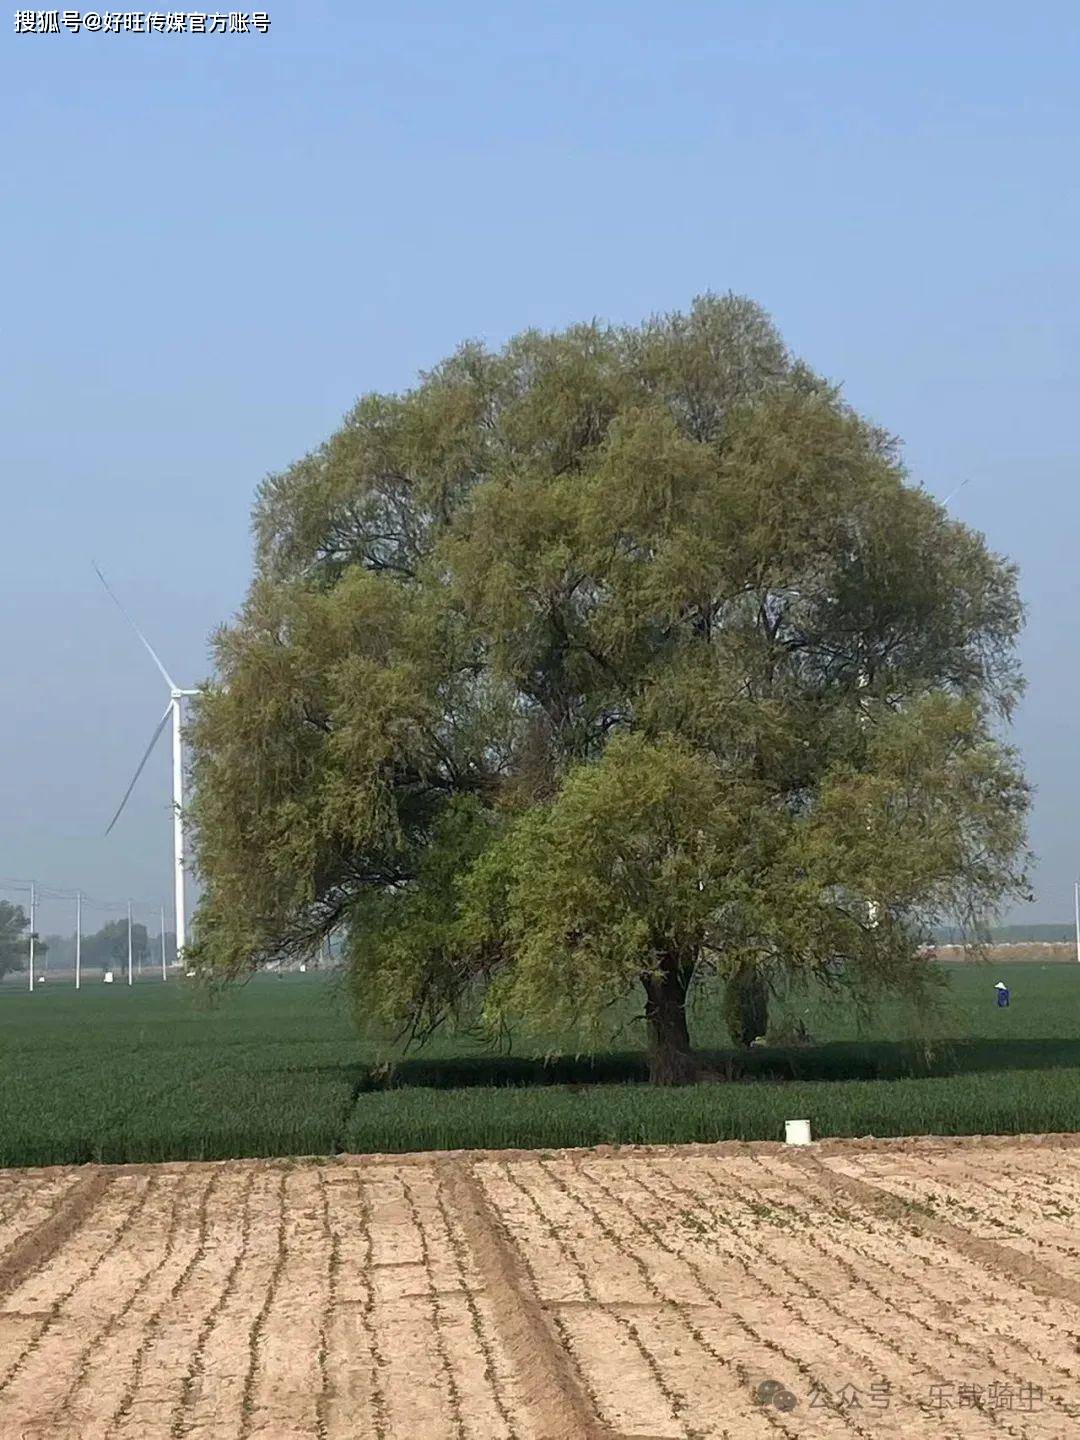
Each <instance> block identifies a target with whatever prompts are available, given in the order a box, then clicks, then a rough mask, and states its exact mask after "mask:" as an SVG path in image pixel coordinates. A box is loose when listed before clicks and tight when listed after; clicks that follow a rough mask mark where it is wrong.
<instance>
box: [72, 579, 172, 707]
mask: <svg viewBox="0 0 1080 1440" xmlns="http://www.w3.org/2000/svg"><path fill="white" fill-rule="evenodd" d="M90 563H91V565H93V567H94V571H95V573H96V574H97V577H98V579H99V580H100V581H101V583H102V585H104V586H105V589H106V591H107V592H108V594H109V597H110V599H111V600H112V602H113V604H114V605H115V606H116V608H117V609H118V610H119V611H120V614H121V615H123V617H124V619H125V620H126V621H127V622H128V624H129V625H130V626H131V628H132V629H133V630H134V631H135V634H136V635H137V636H138V637H139V639H140V640H141V641H142V643H143V644H144V645H145V646H146V649H147V652H148V654H149V656H150V659H151V660H153V662H154V664H155V665H156V666H157V668H158V669H159V670H160V671H161V673H162V675H163V676H164V677H165V684H166V685H168V687H169V689H170V690H176V689H177V688H178V687H177V684H176V681H175V680H174V679H173V678H172V676H171V675H170V674H169V672H168V671H167V670H166V669H165V666H164V665H163V664H162V663H161V660H160V659H159V657H158V653H157V651H156V650H155V649H154V647H153V646H152V645H151V644H150V641H149V640H147V638H146V636H145V635H144V634H143V633H142V631H141V630H140V629H139V627H138V625H136V624H135V621H134V620H133V619H132V618H131V616H130V615H129V614H128V612H127V611H126V610H125V609H124V607H123V605H121V604H120V601H119V600H118V599H117V598H116V596H115V595H114V594H113V590H112V586H111V585H110V584H109V582H108V581H107V580H106V579H105V576H104V575H103V574H102V573H101V571H100V570H99V569H98V567H97V561H96V560H91V562H90Z"/></svg>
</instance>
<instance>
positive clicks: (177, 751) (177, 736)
mask: <svg viewBox="0 0 1080 1440" xmlns="http://www.w3.org/2000/svg"><path fill="white" fill-rule="evenodd" d="M94 570H95V571H96V572H97V577H98V579H99V580H100V581H101V583H102V585H104V587H105V590H106V592H107V593H108V595H109V597H110V599H111V600H112V602H113V604H114V605H115V606H116V608H117V609H118V610H119V611H120V614H121V615H123V617H124V619H125V620H126V621H127V622H128V624H129V625H130V626H131V628H132V629H133V630H134V631H135V634H136V635H137V636H138V637H139V639H140V640H141V641H142V643H143V646H144V647H145V649H146V651H147V653H148V654H149V656H150V659H151V660H153V662H154V664H155V665H156V666H157V668H158V670H160V672H161V675H162V678H163V679H164V681H165V684H166V685H167V686H168V687H169V704H168V706H167V707H166V710H165V714H164V715H162V717H161V719H160V720H159V721H158V723H157V726H156V728H155V730H154V733H153V735H152V736H151V737H150V744H149V745H147V747H146V749H145V751H144V752H143V757H142V759H141V760H140V761H139V764H138V767H137V769H136V771H135V774H134V775H133V776H132V777H131V784H130V785H129V786H128V787H127V789H126V790H125V791H124V798H123V799H122V800H121V801H120V804H119V805H118V806H117V807H116V814H115V815H114V816H113V817H112V819H111V820H110V821H109V824H108V826H107V828H106V830H105V834H106V835H108V834H109V831H111V830H112V828H113V826H114V825H115V824H116V822H117V820H119V819H120V815H121V812H122V811H123V808H124V806H125V805H126V804H127V802H128V796H129V795H130V794H131V792H132V790H134V789H135V782H136V781H137V780H138V778H139V776H140V775H141V774H142V772H143V768H144V766H145V765H146V762H147V761H148V760H149V759H150V754H151V751H152V750H153V748H154V746H155V745H156V744H157V742H158V736H159V735H160V734H161V732H162V731H163V730H164V729H165V726H166V725H167V724H168V723H169V721H170V720H171V721H172V812H173V895H174V897H175V905H176V958H177V960H178V961H182V960H183V956H184V949H185V947H186V945H187V904H186V900H185V895H184V730H183V725H184V714H183V706H184V701H185V699H187V697H188V696H190V695H197V694H198V693H199V692H198V691H197V690H184V689H181V687H180V686H179V685H177V683H176V681H175V680H174V679H173V678H172V676H171V675H170V674H169V672H168V671H167V670H166V669H165V666H164V665H163V664H162V663H161V660H160V659H159V657H158V655H157V652H156V651H155V650H154V647H153V646H152V645H151V644H150V641H149V640H147V638H146V636H145V635H144V634H143V633H142V631H141V630H140V629H139V627H138V625H136V624H135V621H134V620H133V619H132V618H131V616H130V615H129V614H128V612H127V611H126V610H125V609H124V607H123V605H121V604H120V601H119V600H118V599H117V598H116V596H115V595H114V594H113V591H112V588H111V586H110V585H109V582H108V581H107V580H106V579H105V576H104V575H103V574H102V573H101V571H100V570H98V567H97V565H96V564H95V565H94Z"/></svg>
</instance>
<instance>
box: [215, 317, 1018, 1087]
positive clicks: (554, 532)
mask: <svg viewBox="0 0 1080 1440" xmlns="http://www.w3.org/2000/svg"><path fill="white" fill-rule="evenodd" d="M255 535H256V574H255V578H254V580H253V583H252V586H251V590H250V593H249V596H248V598H247V602H246V604H245V606H244V607H243V610H242V612H241V614H240V616H239V618H238V619H237V621H236V622H235V623H234V624H233V625H231V626H229V627H226V628H225V629H223V630H222V631H221V632H220V633H219V634H218V636H217V640H216V660H217V674H216V677H215V679H214V681H213V682H212V683H211V684H210V685H208V686H207V687H206V689H205V692H204V693H203V695H202V696H201V698H200V699H199V701H198V702H197V705H196V707H195V716H194V721H193V725H192V739H193V747H194V779H195V800H194V814H195V822H196V843H197V854H198V863H199V867H200V869H201V872H202V876H203V879H204V884H205V897H204V901H203V904H202V907H201V910H200V912H199V915H198V920H197V933H198V950H199V953H200V956H201V958H202V959H203V960H204V961H205V963H206V964H207V965H208V966H211V967H212V968H213V969H214V970H215V971H216V973H218V974H221V975H226V976H229V975H238V974H242V973H244V972H246V971H247V970H249V969H250V968H251V967H253V966H258V965H260V964H262V963H265V962H266V961H268V960H271V959H274V958H277V957H280V956H283V955H289V954H293V955H299V954H304V953H308V952H310V951H311V950H312V949H314V947H316V946H317V945H318V944H319V942H320V940H321V938H322V937H323V936H324V935H325V934H326V933H327V932H328V931H329V930H330V929H332V928H342V927H343V928H344V929H345V930H346V931H347V933H348V937H349V940H348V947H347V949H348V956H349V967H350V975H351V982H352V985H353V987H354V992H355V995H356V997H357V1006H358V1010H359V1011H360V1012H361V1013H362V1014H363V1015H365V1016H366V1017H371V1018H377V1019H381V1020H387V1021H395V1022H399V1023H401V1024H404V1025H406V1026H408V1027H410V1028H411V1029H412V1031H413V1032H414V1033H423V1032H424V1031H426V1030H428V1029H430V1028H431V1027H432V1026H435V1025H437V1024H439V1023H441V1021H442V1020H444V1019H445V1018H446V1017H447V1016H448V1015H450V1014H452V1013H453V1012H454V1011H455V1010H456V1009H457V1008H459V1007H461V1006H463V1005H471V1006H473V1007H478V1009H479V1013H480V1014H481V1016H482V1018H483V1019H484V1021H485V1022H486V1023H487V1024H488V1025H489V1026H497V1025H500V1024H503V1023H507V1022H508V1021H513V1022H515V1023H520V1022H521V1021H523V1020H525V1019H529V1018H535V1019H540V1018H552V1017H554V1016H555V1015H560V1016H562V1017H564V1018H565V1017H571V1018H573V1019H574V1020H575V1022H580V1023H581V1024H583V1025H585V1024H588V1023H590V1022H593V1021H595V1020H596V1019H597V1018H598V1017H599V1016H600V1015H602V1014H603V1012H604V1010H605V1007H606V1006H608V1005H609V1004H610V1003H611V1002H613V1001H617V1000H618V999H620V998H621V997H624V996H625V995H626V994H627V993H628V992H633V991H635V990H637V991H638V992H639V993H642V994H643V996H644V1004H645V1012H646V1014H647V1016H648V1019H649V1031H650V1039H651V1047H652V1059H653V1073H654V1076H655V1077H656V1078H657V1079H661V1080H679V1079H684V1078H686V1077H687V1076H688V1075H689V1074H691V1073H693V1061H692V1057H691V1054H690V1039H689V1034H688V1030H687V1021H686V1005H685V1001H686V996H687V992H688V989H689V987H690V986H691V984H692V982H693V981H694V979H695V977H696V976H698V975H700V974H701V973H702V971H703V969H707V968H711V969H713V970H715V971H716V972H717V973H718V974H719V975H720V976H721V977H725V978H727V977H735V976H744V977H745V975H746V974H748V973H750V972H753V973H755V974H757V975H758V976H760V977H762V979H763V981H764V980H765V979H767V978H768V977H770V976H771V977H773V978H776V979H779V978H781V977H783V976H784V975H791V974H799V975H806V976H817V977H820V978H821V979H823V980H826V981H828V982H830V983H836V984H846V985H849V986H851V987H853V988H854V989H855V990H857V991H858V992H859V993H860V994H862V995H869V994H872V993H875V992H877V991H880V990H882V989H898V988H899V989H908V990H918V989H919V988H920V987H921V986H923V985H924V983H925V981H926V978H927V977H926V969H925V966H924V965H922V964H921V962H920V961H919V959H918V946H919V943H920V941H921V940H922V938H923V937H924V935H925V933H926V930H927V927H928V926H929V925H931V924H933V923H935V922H937V921H939V920H941V919H942V918H943V917H952V916H959V917H961V918H971V917H974V916H982V915H984V914H987V913H989V912H992V911H993V910H994V909H995V907H997V906H998V905H999V904H1000V903H1001V902H1003V901H1005V900H1007V899H1009V898H1011V897H1014V896H1016V895H1019V894H1022V893H1023V892H1024V888H1025V882H1024V878H1023V864H1024V853H1023V823H1024V812H1025V806H1026V787H1025V784H1024V781H1023V778H1022V776H1021V774H1020V772H1019V768H1018V765H1017V761H1016V758H1015V756H1014V754H1013V753H1012V751H1011V750H1010V749H1009V748H1008V747H1007V746H1006V745H1005V744H1004V743H1003V742H1002V739H1001V736H1000V733H999V732H1000V726H1001V722H1002V721H1003V720H1006V719H1007V718H1008V716H1009V713H1010V711H1011V708H1012V706H1013V703H1014V701H1015V699H1016V697H1017V695H1018V693H1019V687H1020V678H1019V675H1018V672H1017V668H1016V663H1015V657H1014V648H1013V647H1014V641H1015V638H1016V635H1017V632H1018V628H1019V625H1020V620H1021V614H1020V606H1019V603H1018V599H1017V593H1016V578H1015V575H1014V572H1013V569H1012V567H1011V566H1010V565H1008V564H1007V563H1005V562H1004V561H1002V560H1001V559H1000V558H999V557H997V556H995V555H993V554H991V553H990V552H989V551H988V550H987V548H986V546H985V544H984V542H983V540H982V538H981V537H980V536H979V535H977V534H975V533H974V532H972V531H971V530H969V529H967V528H966V527H964V526H963V525H961V524H959V523H957V522H956V521H955V520H953V519H951V518H950V517H949V516H948V514H947V513H946V512H945V511H944V510H943V509H942V507H941V506H940V505H938V504H937V503H936V502H935V501H934V500H932V499H931V498H930V497H929V496H928V495H926V494H925V493H924V492H923V491H921V490H920V489H918V488H917V487H915V486H913V485H912V484H911V483H909V481H908V479H907V477H906V475H905V472H904V470H903V467H902V465H901V463H900V460H899V456H898V451H897V447H896V445H895V443H894V442H893V441H892V440H891V438H890V437H889V436H888V435H886V434H885V433H884V432H882V431H881V430H879V429H878V428H876V427H875V426H873V425H870V424H868V423H867V422H866V421H864V420H862V419H861V418H860V417H859V416H858V415H856V414H854V413H853V412H852V411H851V410H850V409H849V408H848V407H847V406H846V405H845V403H844V402H843V401H842V399H841V398H840V396H839V395H838V393H837V392H836V390H835V389H834V388H832V387H830V386H829V385H827V384H825V383H824V382H823V381H821V380H820V379H818V378H817V377H816V376H814V375H813V374H812V373H811V372H810V371H809V370H808V369H807V368H806V366H804V365H803V364H801V363H800V362H798V361H796V360H794V359H793V358H792V357H791V356H790V355H789V353H788V352H787V350H786V349H785V347H784V345H783V343H782V341H781V339H780V337H779V336H778V335H777V333H776V331H775V329H774V328H773V326H772V325H771V323H770V322H769V320H768V318H767V317H766V316H765V315H764V314H763V313H762V312H761V311H760V310H759V309H758V308H757V307H756V306H754V305H753V304H751V303H750V302H748V301H746V300H741V299H738V298H736V297H732V296H725V297H716V296H705V297H703V298H701V299H699V300H698V301H696V302H695V303H694V305H693V307H692V309H691V310H690V312H689V313H688V314H686V315H673V316H666V317H661V318H657V319H654V320H652V321H650V322H648V323H646V324H644V325H642V326H641V327H638V328H611V327H604V326H601V325H597V324H593V325H584V326H577V327H574V328H572V329H570V330H567V331H565V332H563V333H560V334H552V335H546V334H538V333H535V332H530V333H527V334H524V335H522V336H519V337H517V338H516V339H514V340H512V341H510V342H509V343H508V344H507V345H506V346H505V347H504V348H503V349H502V350H500V351H497V352H493V351H490V350H487V349H485V348H483V347H481V346H478V345H468V346H465V347H463V348H462V349H461V350H460V351H458V352H457V354H455V355H454V356H453V357H452V358H451V359H449V360H448V361H446V362H445V363H444V364H442V365H440V366H438V367H437V368H436V369H435V370H433V371H432V372H431V373H429V374H427V375H425V376H423V377H422V379H421V381H420V383H419V384H418V385H417V386H416V388H415V389H414V390H412V391H410V392H408V393H406V394H403V395H375V396H368V397H365V398H364V399H362V400H361V401H360V402H359V403H358V404H357V405H356V407H355V409H354V410H353V411H352V413H351V414H350V415H349V416H348V417H347V419H346V421H345V423H344V424H343V425H342V427H341V429H340V430H338V431H337V432H336V433H335V434H334V435H333V436H332V437H331V438H330V439H329V440H328V441H327V442H326V444H325V445H323V446H321V447H320V448H319V449H318V450H317V451H316V452H314V453H313V454H311V455H309V456H307V457H306V458H305V459H304V460H302V461H300V462H299V463H297V464H296V465H294V466H292V467H291V468H290V469H288V470H286V471H284V472H282V473H281V474H279V475H275V476H272V477H271V478H270V479H268V480H267V481H266V482H265V484H264V485H263V487H262V490H261V492H260V495H259V499H258V503H257V507H256V513H255ZM740 983H741V982H740ZM763 994H764V992H762V996H763ZM761 998H762V997H761V996H759V999H761ZM762 1003H763V1001H762Z"/></svg>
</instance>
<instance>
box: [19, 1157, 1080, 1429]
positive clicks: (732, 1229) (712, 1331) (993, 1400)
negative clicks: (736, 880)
mask: <svg viewBox="0 0 1080 1440" xmlns="http://www.w3.org/2000/svg"><path fill="white" fill-rule="evenodd" d="M1078 1215H1080V1148H1077V1146H1076V1142H1075V1139H1074V1137H1039V1138H1032V1139H1026V1140H990V1141H978V1140H974V1141H951V1140H950V1141H944V1140H942V1141H926V1142H922V1141H903V1142H895V1143H889V1142H881V1143H861V1142H835V1143H831V1144H825V1145H820V1146H813V1147H810V1148H809V1149H793V1148H785V1147H783V1146H778V1145H738V1144H731V1145H719V1146H697V1147H678V1148H670V1149H669V1148H657V1149H644V1148H640V1149H639V1148H634V1147H631V1148H624V1149H620V1150H611V1151H601V1150H593V1151H559V1152H532V1153H522V1152H508V1153H500V1154H495V1153H488V1152H484V1153H481V1152H472V1153H459V1154H453V1155H442V1154H440V1155H417V1156H409V1157H371V1156H365V1157H357V1158H350V1157H337V1158H335V1159H333V1160H328V1161H322V1162H319V1161H312V1162H307V1161H303V1162H262V1161H251V1162H248V1161H239V1162H228V1163H223V1164H214V1165H210V1164H189V1165H183V1164H171V1165H162V1166H156V1167H153V1166H146V1167H132V1166H128V1167H116V1168H110V1167H83V1168H80V1169H70V1170H62V1169H59V1170H36V1171H30V1170H26V1171H14V1170H9V1171H3V1172H0V1436H2V1437H3V1440H8V1437H11V1440H16V1437H21V1440H29V1437H35V1440H62V1437H75V1436H78V1437H80V1440H96V1437H117V1440H179V1437H199V1440H222V1437H235V1440H247V1437H255V1436H259V1437H268V1440H294V1437H296V1440H299V1437H316V1440H366V1437H376V1440H399V1437H400V1440H454V1437H477V1440H502V1437H520V1440H538V1437H587V1436H588V1437H600V1436H609V1437H614V1436H618V1437H624V1440H629V1437H634V1440H645V1437H672V1440H675V1437H697V1436H716V1437H721V1436H729V1437H732V1440H753V1437H757V1436H784V1435H788V1436H804V1435H805V1436H817V1435H822V1436H826V1435H828V1436H852V1437H854V1436H864V1437H891V1436H895V1437H901V1436H902V1437H905V1440H906V1437H918V1436H933V1437H938V1440H943V1437H952V1436H964V1437H967V1436H986V1437H1002V1440H1004V1437H1012V1440H1018V1437H1027V1436H1031V1437H1036V1436H1037V1437H1054V1440H1058V1437H1066V1436H1068V1437H1072V1436H1080V1348H1078V1347H1080V1224H1078Z"/></svg>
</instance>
